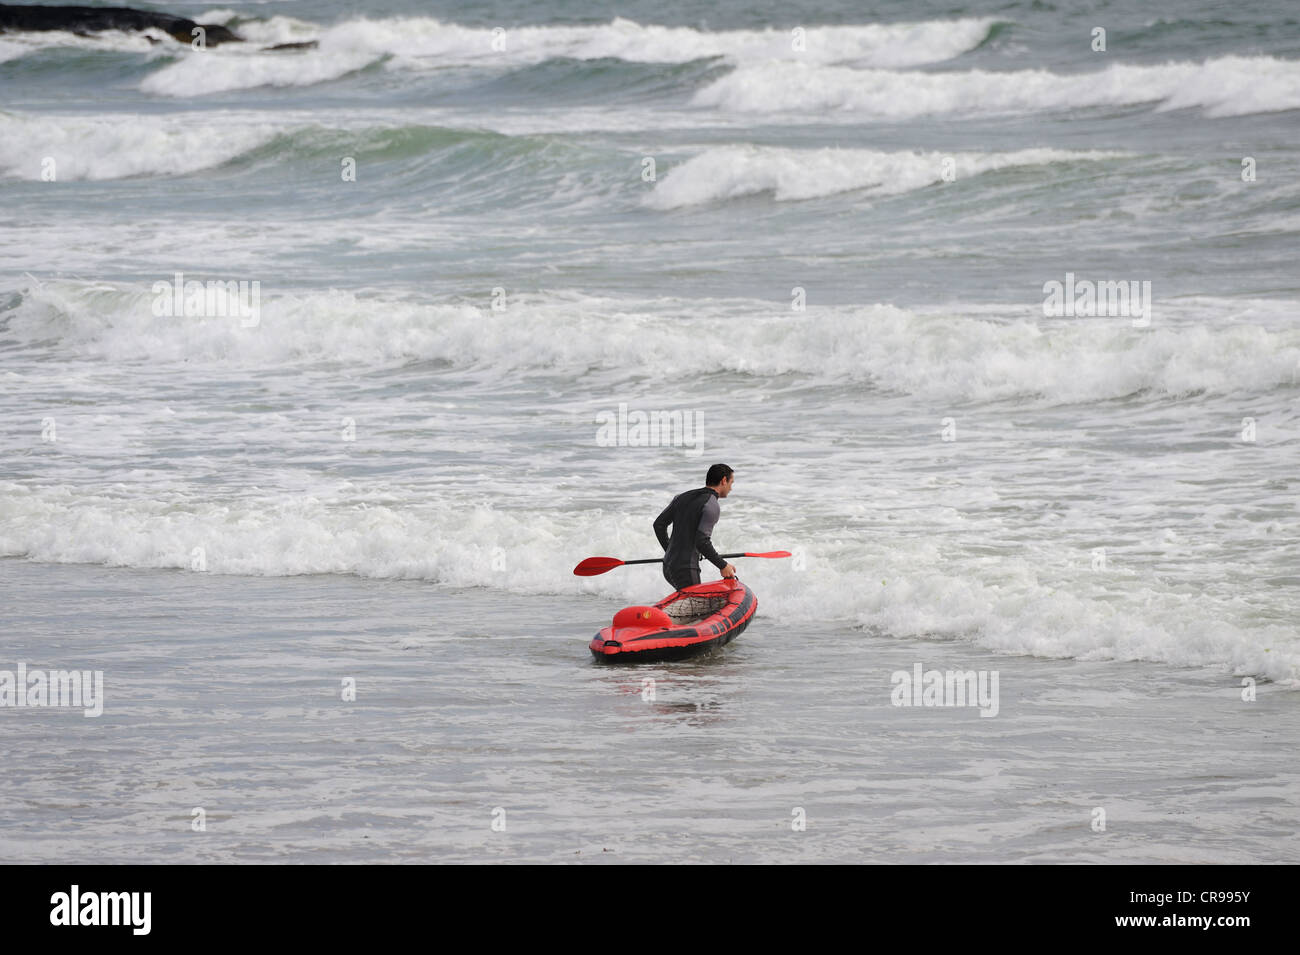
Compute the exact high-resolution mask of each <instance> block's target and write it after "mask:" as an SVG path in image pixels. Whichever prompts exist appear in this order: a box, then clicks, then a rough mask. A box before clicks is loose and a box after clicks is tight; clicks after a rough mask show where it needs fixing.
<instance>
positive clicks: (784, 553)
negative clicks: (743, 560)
mask: <svg viewBox="0 0 1300 955" xmlns="http://www.w3.org/2000/svg"><path fill="white" fill-rule="evenodd" d="M745 556H746V557H792V556H794V555H793V554H791V553H790V552H789V551H788V550H769V551H768V552H767V553H766V554H746V555H745Z"/></svg>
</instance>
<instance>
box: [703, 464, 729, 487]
mask: <svg viewBox="0 0 1300 955" xmlns="http://www.w3.org/2000/svg"><path fill="white" fill-rule="evenodd" d="M731 474H732V471H731V468H729V467H727V466H726V465H725V464H715V465H713V467H711V468H709V473H708V474H707V475H706V476H705V478H704V485H705V487H713V486H714V485H715V484H720V483H721V482H722V479H723V478H729V477H731Z"/></svg>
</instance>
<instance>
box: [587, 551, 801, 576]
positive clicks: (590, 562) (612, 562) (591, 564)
mask: <svg viewBox="0 0 1300 955" xmlns="http://www.w3.org/2000/svg"><path fill="white" fill-rule="evenodd" d="M718 556H719V557H789V556H790V552H789V551H788V550H770V551H768V552H767V553H765V554H751V553H744V554H719V555H718ZM663 562H664V559H663V558H662V557H648V558H646V559H645V560H619V559H618V558H617V557H588V558H587V559H586V560H584V561H583V562H582V563H580V564H579V565H578V566H577V567H575V568H573V573H574V576H576V577H595V576H596V575H597V574H604V573H607V572H608V571H611V570H613V569H614V568H615V567H622V566H623V565H625V564H662V563H663Z"/></svg>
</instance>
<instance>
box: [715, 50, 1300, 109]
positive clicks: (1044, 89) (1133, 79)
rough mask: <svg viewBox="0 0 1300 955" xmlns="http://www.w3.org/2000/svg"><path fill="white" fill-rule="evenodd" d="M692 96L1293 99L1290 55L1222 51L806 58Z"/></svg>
mask: <svg viewBox="0 0 1300 955" xmlns="http://www.w3.org/2000/svg"><path fill="white" fill-rule="evenodd" d="M694 103H695V105H697V106H708V107H715V108H718V109H722V110H728V111H737V112H745V113H801V114H809V115H813V116H816V114H818V113H822V112H826V111H831V112H846V113H852V114H865V115H870V116H879V117H885V118H888V119H911V118H914V117H918V116H927V115H944V114H949V113H960V114H966V113H974V114H990V113H1032V112H1039V111H1050V110H1070V109H1083V108H1087V107H1096V106H1129V105H1136V104H1141V103H1154V104H1158V107H1159V108H1160V109H1185V108H1189V107H1199V108H1201V109H1202V110H1204V112H1205V113H1206V115H1208V116H1239V115H1244V114H1247V113H1263V112H1271V111H1276V110H1287V109H1300V62H1297V61H1295V60H1281V59H1276V58H1274V57H1270V56H1253V57H1245V56H1225V57H1219V58H1217V59H1211V60H1206V61H1204V62H1202V63H1164V64H1160V65H1153V66H1136V65H1129V64H1115V65H1112V66H1108V67H1106V68H1105V69H1103V70H1100V71H1095V72H1088V73H1069V74H1063V73H1053V72H1050V71H1048V70H1008V71H1004V72H991V71H988V70H965V71H952V72H937V73H923V72H912V71H908V72H896V71H892V70H882V69H853V68H850V67H847V66H842V65H823V64H810V63H770V64H763V65H754V64H745V65H742V66H740V67H738V68H737V69H736V70H734V71H733V72H731V73H729V74H728V75H726V76H723V77H721V78H719V79H718V80H716V81H714V82H713V83H711V84H710V85H709V86H707V87H705V88H704V89H702V90H700V91H699V92H698V93H697V94H696V95H695V97H694Z"/></svg>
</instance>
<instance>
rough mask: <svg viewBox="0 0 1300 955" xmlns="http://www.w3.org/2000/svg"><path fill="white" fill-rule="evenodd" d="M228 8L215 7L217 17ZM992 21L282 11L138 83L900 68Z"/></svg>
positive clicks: (975, 37) (233, 85) (172, 85)
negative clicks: (717, 65)
mask: <svg viewBox="0 0 1300 955" xmlns="http://www.w3.org/2000/svg"><path fill="white" fill-rule="evenodd" d="M227 12H228V11H216V12H215V13H214V15H213V17H212V18H213V19H216V20H220V19H223V18H226V17H225V14H226V13H227ZM991 25H992V21H990V20H985V19H964V20H939V21H931V22H923V23H898V24H866V25H860V26H837V27H809V28H807V29H806V30H805V31H804V34H803V36H802V38H801V39H800V41H799V42H800V43H801V44H802V47H801V48H799V49H796V48H795V47H796V41H795V38H794V37H793V36H792V34H791V32H790V31H789V30H776V29H767V30H725V31H719V32H710V31H706V30H696V29H693V28H691V27H664V26H655V25H642V24H639V23H634V22H633V21H631V20H624V19H615V20H613V21H611V22H610V23H607V24H602V25H599V26H530V27H514V28H511V29H508V30H505V32H504V33H500V32H497V29H498V28H482V27H463V26H460V25H458V24H454V23H444V22H442V21H439V20H435V19H430V18H427V17H400V18H393V19H384V20H370V19H360V20H349V21H346V22H344V23H340V24H337V25H335V26H331V27H327V28H324V29H320V28H313V27H312V26H311V25H310V24H305V23H303V22H301V21H294V20H290V19H288V18H284V17H276V18H273V19H271V20H269V21H264V22H251V23H243V24H238V25H237V27H236V29H237V30H238V32H240V33H242V34H243V35H245V36H246V37H248V39H250V40H254V41H256V43H257V49H250V48H247V47H243V46H240V45H236V44H225V45H223V46H221V47H218V48H215V49H212V50H208V51H205V52H203V53H201V54H198V55H189V56H183V57H182V58H181V59H180V60H179V61H177V62H175V63H172V64H171V65H169V66H167V67H165V68H163V69H161V70H159V71H157V72H156V73H153V74H152V75H150V76H149V77H147V78H146V79H145V80H144V82H143V83H142V84H141V88H142V89H144V90H145V91H146V92H150V93H155V94H158V95H163V96H195V95H200V94H205V93H216V92H222V91H227V90H234V89H250V88H253V87H257V86H309V85H313V84H316V83H321V82H325V81H328V80H333V79H338V78H339V77H342V76H345V75H347V74H348V73H351V72H354V71H356V70H359V69H362V68H364V67H366V66H369V65H371V64H376V63H379V62H381V61H385V60H387V61H389V62H390V65H391V66H392V67H393V68H396V69H428V68H437V69H445V68H446V67H448V66H455V65H461V66H464V65H480V66H494V65H498V64H499V65H505V66H512V65H513V66H520V65H528V64H533V63H539V62H542V61H545V60H549V59H553V58H558V57H566V58H571V59H579V60H595V59H604V58H614V59H621V60H624V61H628V62H639V63H686V62H690V61H691V60H697V59H701V58H707V57H725V58H726V59H728V60H729V61H731V62H735V63H749V62H755V61H759V62H767V61H773V60H791V61H800V62H808V63H842V62H852V63H857V64H861V65H869V66H877V67H881V68H902V67H909V66H919V65H923V64H927V63H937V62H942V61H944V60H947V59H951V58H952V57H954V56H958V55H960V54H961V53H963V52H965V51H966V50H969V49H972V48H974V47H976V46H978V45H979V44H980V43H981V42H983V40H984V38H985V37H986V36H987V35H988V31H989V29H990V27H991ZM308 38H314V39H317V40H318V42H319V44H320V47H319V49H317V50H304V51H291V52H285V53H278V54H276V55H274V56H266V55H265V54H263V53H262V52H261V51H260V48H261V47H262V46H264V45H268V44H274V43H284V42H293V41H299V40H303V39H308Z"/></svg>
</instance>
